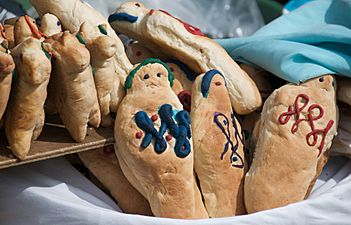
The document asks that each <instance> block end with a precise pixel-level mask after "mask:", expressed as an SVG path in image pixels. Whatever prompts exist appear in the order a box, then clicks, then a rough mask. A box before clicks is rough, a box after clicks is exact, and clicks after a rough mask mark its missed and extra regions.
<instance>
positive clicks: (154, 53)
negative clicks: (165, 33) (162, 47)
mask: <svg viewBox="0 0 351 225" xmlns="http://www.w3.org/2000/svg"><path fill="white" fill-rule="evenodd" d="M126 54H127V57H128V59H129V60H130V62H131V63H133V64H138V63H141V62H143V61H144V60H145V59H148V58H159V59H161V60H163V61H168V60H169V57H167V56H165V54H164V53H162V52H161V51H159V50H157V49H152V50H151V49H149V48H147V47H145V46H144V45H142V44H141V43H140V42H139V41H130V42H129V43H128V44H127V45H126Z"/></svg>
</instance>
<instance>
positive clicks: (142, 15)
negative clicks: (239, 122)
mask: <svg viewBox="0 0 351 225" xmlns="http://www.w3.org/2000/svg"><path fill="white" fill-rule="evenodd" d="M109 22H110V24H111V26H112V27H113V28H114V29H115V30H117V31H119V32H122V33H124V34H126V35H127V36H129V37H131V38H133V39H136V40H138V41H141V42H143V43H145V45H146V46H148V47H149V48H150V49H159V50H162V51H163V52H164V53H165V54H167V55H169V56H174V57H175V58H177V59H178V60H180V61H182V62H184V63H186V64H187V65H188V66H189V67H190V68H191V69H192V70H193V71H194V72H195V73H196V74H200V73H205V72H207V71H208V70H210V69H217V70H219V71H220V72H222V73H223V75H224V76H225V79H226V83H227V88H228V92H229V96H230V98H231V102H232V105H233V107H234V109H235V111H236V112H237V113H239V114H248V113H250V112H252V111H254V110H255V109H256V108H258V107H259V106H260V105H261V96H260V93H259V91H258V89H257V87H256V85H255V83H254V82H253V81H252V80H251V78H250V77H249V76H248V75H247V74H246V73H245V71H243V70H242V69H241V68H240V67H239V66H238V65H237V64H236V63H235V62H234V61H233V60H232V58H231V57H230V56H229V55H228V54H227V52H226V51H225V50H224V49H223V48H222V47H221V46H219V45H218V44H217V43H216V42H215V41H213V40H211V39H210V38H208V37H205V35H204V34H203V33H202V32H201V31H200V30H199V29H198V28H195V27H193V26H191V25H189V24H187V23H184V22H183V21H181V20H180V19H177V18H174V17H173V16H171V15H170V14H169V13H167V12H165V11H163V10H153V9H152V10H149V9H147V8H145V7H144V5H142V4H141V3H139V2H126V3H124V4H122V5H121V6H120V7H119V8H118V9H117V10H116V12H115V13H114V14H112V15H110V17H109Z"/></svg>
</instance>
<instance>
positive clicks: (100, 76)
mask: <svg viewBox="0 0 351 225" xmlns="http://www.w3.org/2000/svg"><path fill="white" fill-rule="evenodd" d="M105 28H106V26H105V25H102V24H101V25H99V26H91V25H89V24H88V23H85V22H84V23H83V24H82V26H81V28H80V31H79V34H80V35H81V36H82V38H83V40H84V41H85V43H86V44H85V46H86V47H87V48H88V50H89V52H90V64H91V66H92V67H93V70H94V81H95V87H96V91H97V96H98V100H99V105H100V111H101V125H102V126H104V127H112V126H113V124H114V120H113V119H112V117H111V115H110V109H111V108H113V107H114V108H115V109H114V110H113V111H114V112H116V111H117V107H118V104H119V102H117V105H114V106H111V99H112V97H111V94H112V92H113V91H114V84H115V79H116V75H115V67H114V61H113V57H114V55H115V54H116V51H117V43H116V40H115V39H114V38H112V37H110V36H107V35H106V34H107V32H106V29H105ZM117 82H118V83H120V81H119V79H118V80H117ZM123 93H124V92H122V96H119V98H118V99H119V101H120V100H121V99H122V98H123V95H124V94H123Z"/></svg>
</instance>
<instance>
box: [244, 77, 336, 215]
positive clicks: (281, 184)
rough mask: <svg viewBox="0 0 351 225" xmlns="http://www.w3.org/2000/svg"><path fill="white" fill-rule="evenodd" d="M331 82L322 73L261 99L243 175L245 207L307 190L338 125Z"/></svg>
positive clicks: (286, 200) (298, 196)
mask: <svg viewBox="0 0 351 225" xmlns="http://www.w3.org/2000/svg"><path fill="white" fill-rule="evenodd" d="M334 83H335V79H334V77H332V76H327V75H326V76H323V77H322V78H316V79H312V80H310V81H307V82H305V83H303V84H301V85H300V86H296V85H293V84H287V85H284V86H283V87H281V88H279V89H277V90H275V91H274V92H273V94H272V95H271V96H270V97H269V98H268V99H267V100H266V102H265V104H264V106H263V110H262V114H261V119H260V125H259V126H258V128H257V129H260V130H259V131H258V139H257V146H256V149H255V155H254V159H253V163H252V165H251V168H250V170H249V172H248V173H247V174H246V177H245V204H246V208H247V210H248V212H249V213H252V212H257V211H261V210H266V209H271V208H275V207H280V206H285V205H287V204H290V203H293V202H297V201H301V200H303V199H304V198H305V197H306V195H307V194H308V192H309V191H310V190H311V186H312V184H313V183H314V181H315V178H316V177H317V176H318V175H319V173H320V172H321V170H322V168H323V166H324V164H325V162H326V159H327V155H328V154H327V153H326V151H327V150H328V149H329V148H330V145H331V142H332V139H333V137H334V135H335V134H336V129H337V126H338V115H337V114H338V109H337V106H336V100H335V85H334ZM295 101H296V102H297V104H295ZM322 112H323V113H322ZM319 117H320V118H319ZM298 119H299V120H298ZM312 131H314V132H317V133H316V136H313V133H312ZM324 134H325V143H324V145H323V141H322V140H323V136H324ZM313 141H315V143H314V142H313ZM258 187H259V188H258Z"/></svg>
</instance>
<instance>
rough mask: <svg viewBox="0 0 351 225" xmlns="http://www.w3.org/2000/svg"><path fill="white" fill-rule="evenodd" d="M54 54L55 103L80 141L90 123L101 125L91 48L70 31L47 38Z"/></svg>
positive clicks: (45, 43)
mask: <svg viewBox="0 0 351 225" xmlns="http://www.w3.org/2000/svg"><path fill="white" fill-rule="evenodd" d="M43 47H44V48H45V49H47V50H48V51H49V52H50V53H51V54H52V58H53V60H52V65H53V74H52V76H54V77H55V83H56V85H55V87H54V88H55V89H56V90H55V93H56V96H55V97H54V98H55V102H56V105H57V109H58V113H59V115H60V118H61V119H62V122H63V123H64V125H65V127H66V128H67V130H68V131H69V133H70V134H71V136H72V137H73V139H74V140H75V141H77V142H82V141H83V140H84V139H85V136H86V132H87V124H88V122H89V123H90V124H91V125H93V126H94V127H98V126H99V124H100V109H99V104H98V100H97V94H96V89H95V84H94V78H93V72H92V69H91V67H90V64H89V63H90V54H89V51H88V49H86V48H85V46H84V45H83V44H81V43H80V42H79V41H78V39H77V38H76V37H75V36H74V35H72V34H70V33H69V32H68V31H65V32H63V33H59V34H56V35H53V36H51V37H50V38H48V39H46V40H45V42H44V44H43Z"/></svg>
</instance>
